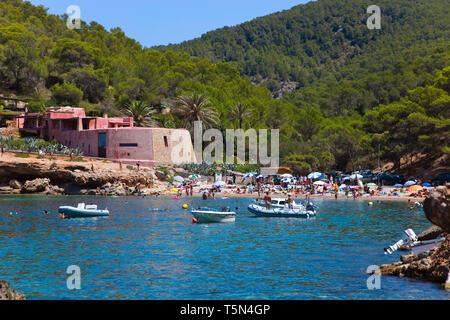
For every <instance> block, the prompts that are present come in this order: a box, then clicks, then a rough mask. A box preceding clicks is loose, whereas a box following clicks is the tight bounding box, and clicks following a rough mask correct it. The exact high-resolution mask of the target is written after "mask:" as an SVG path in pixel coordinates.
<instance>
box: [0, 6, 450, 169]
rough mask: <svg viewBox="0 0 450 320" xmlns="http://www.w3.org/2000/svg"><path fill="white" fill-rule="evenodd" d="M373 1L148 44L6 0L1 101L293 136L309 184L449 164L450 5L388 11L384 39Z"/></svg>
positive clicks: (288, 145)
mask: <svg viewBox="0 0 450 320" xmlns="http://www.w3.org/2000/svg"><path fill="white" fill-rule="evenodd" d="M370 4H371V3H368V2H367V1H361V0H347V1H329V0H319V1H317V2H313V3H309V4H307V5H305V6H299V7H295V8H293V9H292V10H288V11H284V12H282V13H278V14H274V15H271V16H268V17H263V18H259V19H256V20H254V21H252V22H249V23H245V24H243V25H241V26H237V27H234V28H225V29H221V30H218V31H214V32H211V33H209V34H207V35H205V36H203V37H202V38H200V39H197V40H193V41H191V42H186V43H183V44H181V45H177V46H168V47H159V48H144V47H142V46H141V45H140V44H139V43H138V42H136V41H135V40H133V39H130V38H128V37H127V36H126V35H125V34H124V33H123V32H122V31H121V30H120V29H119V28H115V29H112V30H110V31H107V30H105V29H104V28H103V27H102V26H101V25H100V24H98V23H96V22H91V23H89V24H88V23H85V22H83V23H82V28H81V29H80V30H70V29H68V28H67V26H66V24H65V22H66V20H67V16H64V15H62V16H55V15H50V14H47V10H46V9H45V8H44V7H42V6H33V5H31V4H30V3H28V2H24V1H22V0H3V1H1V2H0V95H1V94H3V95H8V94H15V95H18V96H30V97H32V98H33V102H31V103H30V106H29V109H31V110H44V108H45V107H48V106H52V105H73V106H81V107H84V108H85V109H86V110H87V111H88V112H90V113H93V114H95V113H98V114H101V113H104V112H107V113H109V114H112V115H120V114H131V115H132V116H133V117H135V119H136V120H137V123H139V124H140V125H159V126H163V127H168V128H176V127H188V128H190V126H191V124H192V121H193V120H194V119H201V120H203V121H204V123H206V124H208V125H209V126H212V127H216V128H219V129H221V130H225V128H243V129H248V128H279V129H280V132H281V133H280V136H281V141H280V146H281V150H280V151H281V157H282V163H284V164H287V165H290V166H291V167H293V168H294V169H295V170H296V171H297V172H298V173H302V174H304V173H309V172H311V171H312V170H320V171H329V170H336V169H337V170H342V171H347V170H353V169H357V168H360V167H361V168H365V167H375V166H376V164H377V159H378V157H380V158H381V160H382V161H392V162H394V163H395V164H396V167H397V168H398V166H399V161H400V159H401V158H403V159H404V158H412V157H413V156H414V155H418V154H425V155H428V157H429V158H430V159H435V158H438V157H440V156H442V155H447V156H448V155H449V154H450V150H449V137H450V130H449V129H450V123H449V121H450V120H449V110H450V97H449V92H450V80H449V78H450V40H449V39H450V37H449V35H450V26H449V22H448V16H450V15H449V9H448V3H447V1H443V0H440V1H438V0H428V1H419V0H417V1H409V0H408V1H406V0H398V1H380V2H379V5H380V6H381V7H382V14H383V18H382V19H383V20H382V29H381V30H369V29H368V28H367V26H366V21H365V20H366V19H367V17H368V15H367V14H366V13H365V10H366V8H367V6H368V5H370ZM255 79H256V82H258V83H261V85H255V84H254V83H255ZM258 79H259V80H258ZM292 81H293V82H295V83H296V85H295V86H294V89H295V90H291V92H286V93H285V94H284V95H283V97H282V98H280V97H278V99H275V98H273V94H274V93H276V92H277V91H279V90H280V88H281V87H282V86H283V85H284V84H285V83H286V82H292ZM269 89H270V90H269ZM271 91H272V92H271ZM275 95H276V94H275ZM0 103H1V102H0ZM167 107H169V108H170V109H171V112H167V111H168V108H167ZM447 159H448V158H447ZM447 165H448V164H447Z"/></svg>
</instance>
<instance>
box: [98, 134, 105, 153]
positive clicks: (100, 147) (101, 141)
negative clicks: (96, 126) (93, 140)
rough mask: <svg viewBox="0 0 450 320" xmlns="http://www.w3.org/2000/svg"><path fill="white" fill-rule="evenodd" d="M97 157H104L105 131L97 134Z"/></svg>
mask: <svg viewBox="0 0 450 320" xmlns="http://www.w3.org/2000/svg"><path fill="white" fill-rule="evenodd" d="M98 157H99V158H106V133H99V134H98Z"/></svg>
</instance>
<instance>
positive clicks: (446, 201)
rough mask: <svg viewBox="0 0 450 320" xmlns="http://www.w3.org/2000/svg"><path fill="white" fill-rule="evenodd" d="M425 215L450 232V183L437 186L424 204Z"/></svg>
mask: <svg viewBox="0 0 450 320" xmlns="http://www.w3.org/2000/svg"><path fill="white" fill-rule="evenodd" d="M423 209H424V211H425V215H426V217H427V218H428V220H430V221H431V222H432V223H433V224H434V225H436V226H438V227H440V228H441V229H442V230H444V231H445V232H447V233H449V232H450V185H447V186H440V187H437V188H436V190H435V191H433V192H431V194H430V196H429V197H427V198H426V199H425V201H424V204H423Z"/></svg>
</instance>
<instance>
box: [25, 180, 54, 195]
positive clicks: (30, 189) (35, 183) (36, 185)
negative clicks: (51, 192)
mask: <svg viewBox="0 0 450 320" xmlns="http://www.w3.org/2000/svg"><path fill="white" fill-rule="evenodd" d="M49 186H50V179H47V178H44V179H34V180H31V181H26V182H25V184H24V185H23V186H22V193H37V192H44V191H46V190H47V189H48V187H49Z"/></svg>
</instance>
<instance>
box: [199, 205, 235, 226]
mask: <svg viewBox="0 0 450 320" xmlns="http://www.w3.org/2000/svg"><path fill="white" fill-rule="evenodd" d="M191 213H192V215H193V216H194V218H195V219H196V220H197V223H222V222H223V223H226V222H235V221H236V212H231V211H230V209H229V208H223V209H221V210H216V209H211V208H199V209H198V210H192V211H191Z"/></svg>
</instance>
